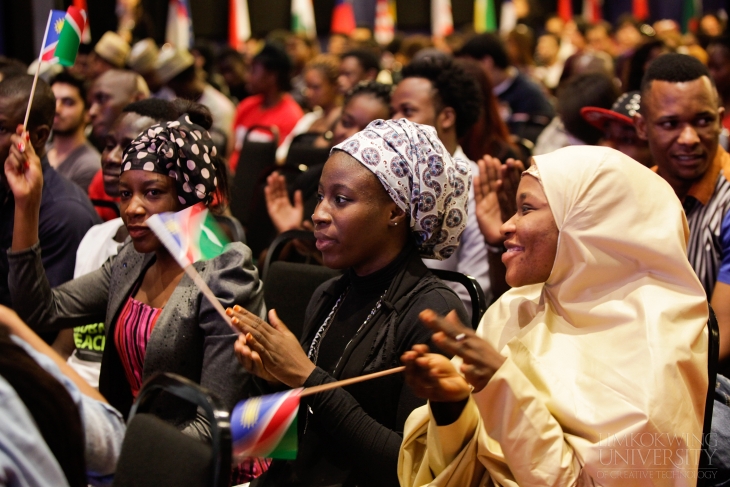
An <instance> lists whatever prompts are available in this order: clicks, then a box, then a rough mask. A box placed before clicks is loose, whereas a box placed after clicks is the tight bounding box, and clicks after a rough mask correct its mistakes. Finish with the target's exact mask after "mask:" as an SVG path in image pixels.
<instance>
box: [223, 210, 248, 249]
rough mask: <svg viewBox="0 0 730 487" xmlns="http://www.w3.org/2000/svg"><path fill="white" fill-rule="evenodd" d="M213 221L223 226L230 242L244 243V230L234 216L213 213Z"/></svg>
mask: <svg viewBox="0 0 730 487" xmlns="http://www.w3.org/2000/svg"><path fill="white" fill-rule="evenodd" d="M215 221H216V222H218V224H219V225H220V226H221V227H222V228H223V231H224V232H226V235H227V236H228V237H229V238H230V239H231V242H241V243H244V244H245V243H246V231H245V230H244V229H243V226H242V225H241V222H239V221H238V218H236V217H235V216H228V215H215Z"/></svg>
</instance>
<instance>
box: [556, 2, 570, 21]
mask: <svg viewBox="0 0 730 487" xmlns="http://www.w3.org/2000/svg"><path fill="white" fill-rule="evenodd" d="M558 16H559V17H560V18H561V19H563V21H565V22H568V21H570V20H572V19H573V1H572V0H558Z"/></svg>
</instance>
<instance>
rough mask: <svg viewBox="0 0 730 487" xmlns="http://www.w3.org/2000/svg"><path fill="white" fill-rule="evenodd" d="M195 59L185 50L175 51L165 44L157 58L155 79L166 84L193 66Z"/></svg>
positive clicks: (175, 49)
mask: <svg viewBox="0 0 730 487" xmlns="http://www.w3.org/2000/svg"><path fill="white" fill-rule="evenodd" d="M194 62H195V58H193V55H192V54H190V51H188V50H187V49H177V48H175V47H173V46H172V45H171V44H165V45H164V46H162V49H160V54H159V56H157V64H156V66H155V69H157V77H158V78H159V79H160V82H162V83H167V82H168V81H170V80H171V79H172V78H174V77H175V76H177V75H178V74H180V73H182V72H183V71H185V70H186V69H187V68H189V67H190V66H192V65H193V63H194Z"/></svg>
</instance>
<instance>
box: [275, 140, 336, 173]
mask: <svg viewBox="0 0 730 487" xmlns="http://www.w3.org/2000/svg"><path fill="white" fill-rule="evenodd" d="M329 155H330V149H329V148H327V147H312V146H311V145H305V144H297V145H292V146H291V147H290V148H289V152H288V153H287V155H286V161H285V162H284V165H285V166H290V167H296V168H298V169H299V170H300V171H306V170H307V169H309V168H310V167H312V166H316V165H318V164H324V163H325V162H327V158H328V157H329Z"/></svg>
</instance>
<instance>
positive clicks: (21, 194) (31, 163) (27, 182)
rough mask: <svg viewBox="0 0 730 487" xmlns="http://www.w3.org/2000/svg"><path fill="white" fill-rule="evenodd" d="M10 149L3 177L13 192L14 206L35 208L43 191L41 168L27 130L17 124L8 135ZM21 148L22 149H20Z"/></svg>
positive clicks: (39, 202)
mask: <svg viewBox="0 0 730 487" xmlns="http://www.w3.org/2000/svg"><path fill="white" fill-rule="evenodd" d="M10 141H11V144H10V151H9V152H8V158H7V159H6V160H5V167H4V169H5V179H6V181H7V182H8V186H10V190H11V191H12V192H13V197H14V199H15V204H16V206H18V205H19V206H21V207H23V208H26V207H27V208H28V209H29V210H37V209H39V208H40V204H41V194H42V193H43V170H42V168H41V160H40V158H39V157H38V155H36V152H35V149H34V148H33V145H32V144H31V142H30V138H29V134H28V132H25V133H23V126H22V125H19V126H18V128H17V129H16V132H15V135H12V136H10ZM21 149H22V150H21Z"/></svg>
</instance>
